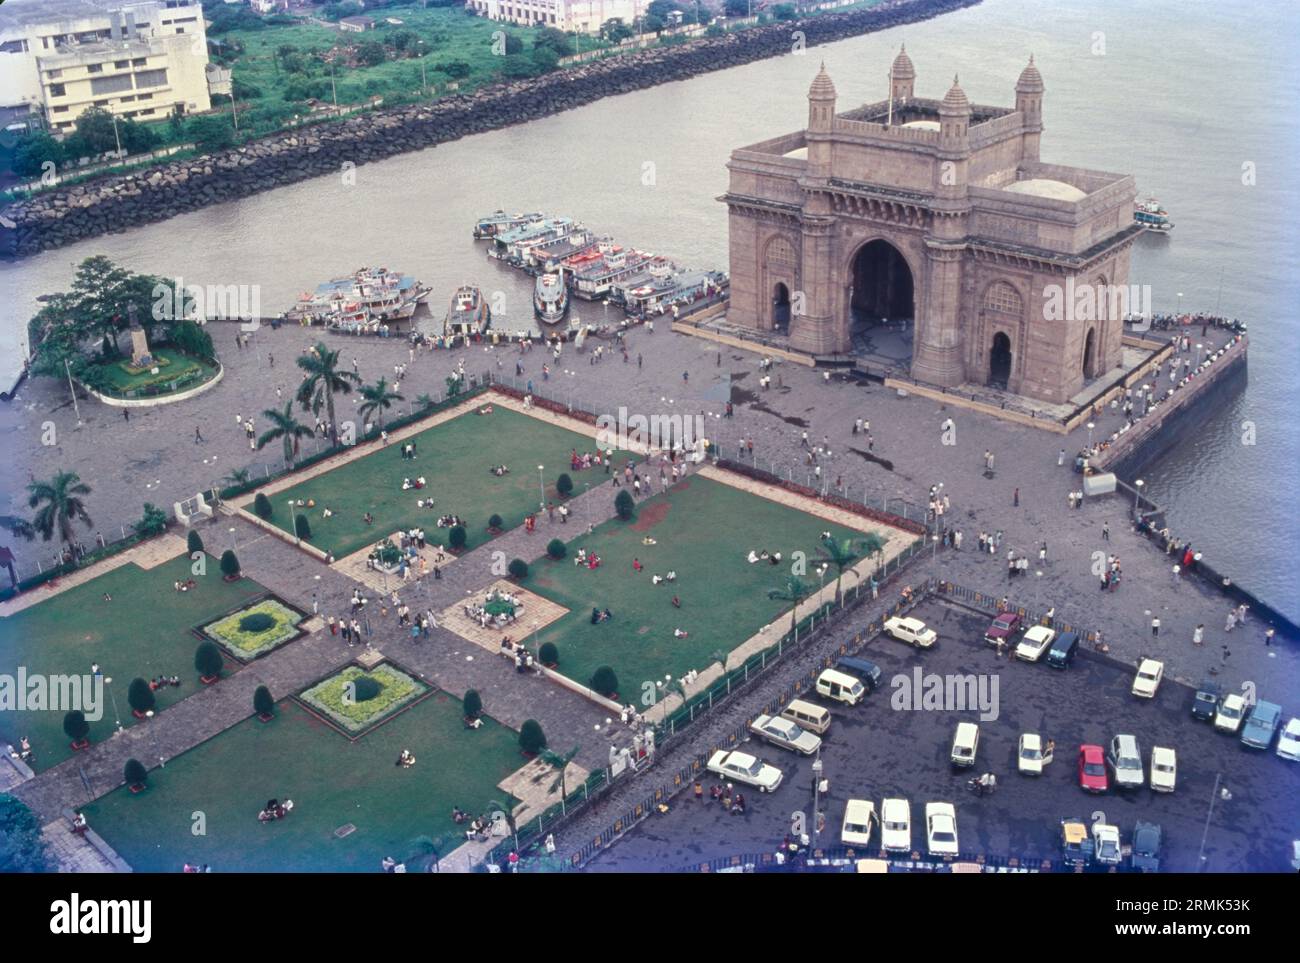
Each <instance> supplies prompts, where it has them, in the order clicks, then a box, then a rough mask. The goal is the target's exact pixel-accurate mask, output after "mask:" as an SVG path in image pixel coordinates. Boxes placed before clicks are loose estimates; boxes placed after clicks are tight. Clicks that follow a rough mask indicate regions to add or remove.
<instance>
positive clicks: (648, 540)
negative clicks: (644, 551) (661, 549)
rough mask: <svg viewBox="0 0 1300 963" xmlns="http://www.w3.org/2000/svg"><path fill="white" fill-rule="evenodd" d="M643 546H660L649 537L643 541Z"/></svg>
mask: <svg viewBox="0 0 1300 963" xmlns="http://www.w3.org/2000/svg"><path fill="white" fill-rule="evenodd" d="M641 544H642V545H658V544H659V543H658V542H656V541H655V540H654V539H653V538H651V537H650V536H649V535H647V536H646V537H645V538H643V539H641Z"/></svg>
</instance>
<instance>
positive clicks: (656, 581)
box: [650, 575, 664, 585]
mask: <svg viewBox="0 0 1300 963" xmlns="http://www.w3.org/2000/svg"><path fill="white" fill-rule="evenodd" d="M663 580H664V577H663V576H662V575H651V576H650V584H651V585H658V584H659V583H660V582H662V581H663Z"/></svg>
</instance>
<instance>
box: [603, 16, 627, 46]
mask: <svg viewBox="0 0 1300 963" xmlns="http://www.w3.org/2000/svg"><path fill="white" fill-rule="evenodd" d="M633 35H634V31H633V30H632V28H631V27H629V26H628V25H627V24H625V23H624V22H623V19H622V18H621V17H611V18H610V19H608V20H606V21H605V22H604V23H602V24H601V25H600V37H601V39H602V40H606V41H608V42H609V43H620V42H622V41H624V40H626V39H627V38H628V37H631V36H633Z"/></svg>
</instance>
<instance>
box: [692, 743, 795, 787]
mask: <svg viewBox="0 0 1300 963" xmlns="http://www.w3.org/2000/svg"><path fill="white" fill-rule="evenodd" d="M708 768H709V772H712V773H716V774H717V775H719V776H722V777H723V778H724V779H732V780H735V781H736V782H743V783H744V784H745V785H747V786H755V787H757V789H758V791H759V792H773V791H774V790H775V789H776V787H777V786H779V785H781V779H782V778H783V774H782V772H781V770H780V769H778V768H776V766H769V765H768V764H767V763H765V762H763V760H761V759H759V758H757V757H756V756H751V755H750V754H749V753H747V752H737V751H734V750H733V751H731V752H727V751H726V750H725V749H719V750H718V751H717V752H715V753H714V754H713V755H712V756H711V757H710V758H709V767H708Z"/></svg>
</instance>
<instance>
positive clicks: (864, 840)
mask: <svg viewBox="0 0 1300 963" xmlns="http://www.w3.org/2000/svg"><path fill="white" fill-rule="evenodd" d="M875 825H876V804H875V803H873V802H869V801H868V800H866V799H850V800H849V801H848V804H847V805H846V806H845V807H844V824H843V825H842V826H840V842H842V843H843V844H844V845H845V846H866V845H868V844H870V842H871V830H872V829H874V828H875Z"/></svg>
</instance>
